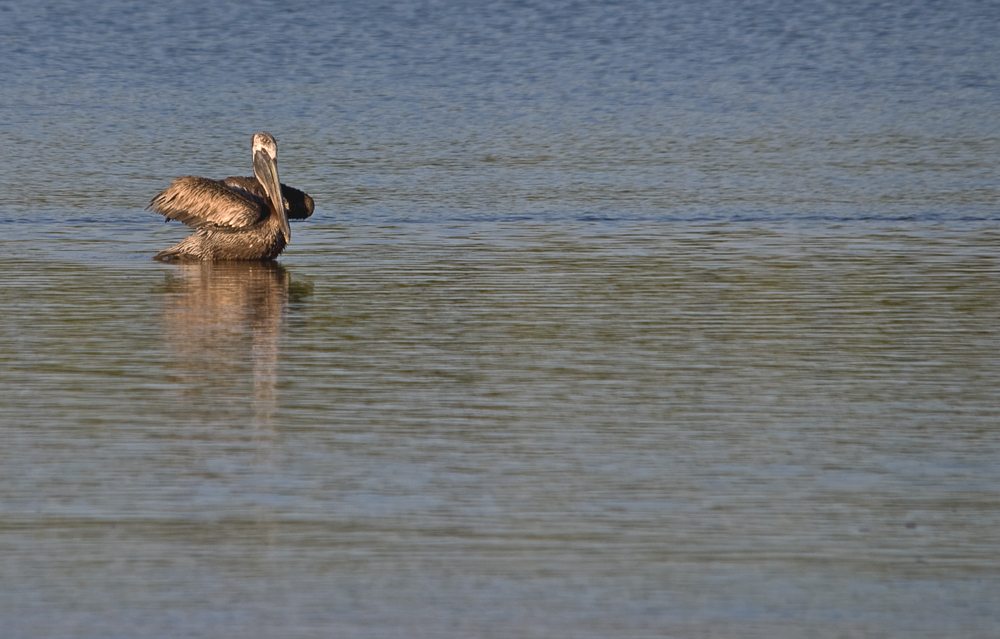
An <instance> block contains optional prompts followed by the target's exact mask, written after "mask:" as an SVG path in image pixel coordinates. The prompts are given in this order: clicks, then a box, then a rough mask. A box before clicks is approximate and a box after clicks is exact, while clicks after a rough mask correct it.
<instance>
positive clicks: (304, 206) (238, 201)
mask: <svg viewBox="0 0 1000 639" xmlns="http://www.w3.org/2000/svg"><path fill="white" fill-rule="evenodd" d="M253 173H254V177H252V178H251V177H230V178H226V179H225V180H209V179H208V178H202V177H195V176H193V175H185V176H183V177H179V178H177V179H176V180H174V181H173V182H172V183H171V184H170V186H168V187H167V188H166V190H164V191H163V192H162V193H160V194H158V195H157V196H156V197H154V198H153V200H152V201H151V202H150V203H149V206H148V207H147V208H152V209H153V210H154V211H156V212H157V213H160V214H162V215H165V216H166V217H167V219H170V220H179V221H181V222H184V223H185V224H187V225H188V226H193V227H194V228H195V229H197V230H196V231H195V232H194V233H192V234H191V235H189V236H187V237H186V238H185V239H184V240H183V241H181V242H179V243H178V244H177V245H175V246H173V247H171V248H169V249H167V250H165V251H160V252H159V253H157V254H156V256H155V257H154V259H157V260H169V259H187V260H273V259H274V258H276V257H278V254H279V253H281V251H282V250H283V249H284V248H285V245H286V244H288V242H289V240H291V237H292V232H291V229H290V228H289V226H288V220H289V218H291V219H305V218H307V217H309V216H310V215H312V212H313V208H314V204H313V199H312V198H311V197H309V196H308V195H306V194H305V193H303V192H302V191H299V190H298V189H293V188H292V187H290V186H285V185H284V184H281V183H280V182H279V181H278V146H277V143H276V142H275V141H274V138H273V137H271V134H269V133H258V134H257V135H255V136H253Z"/></svg>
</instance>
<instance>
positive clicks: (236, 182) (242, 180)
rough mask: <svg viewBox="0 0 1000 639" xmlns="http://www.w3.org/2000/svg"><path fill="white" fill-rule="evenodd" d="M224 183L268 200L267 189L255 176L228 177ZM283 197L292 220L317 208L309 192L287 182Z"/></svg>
mask: <svg viewBox="0 0 1000 639" xmlns="http://www.w3.org/2000/svg"><path fill="white" fill-rule="evenodd" d="M222 183H223V184H225V185H226V186H228V187H230V188H234V189H240V190H241V191H246V192H247V193H250V194H252V195H256V196H257V197H259V198H261V199H263V200H265V201H266V200H267V191H265V190H264V186H263V185H262V184H261V183H260V181H258V180H257V178H255V177H242V176H236V177H227V178H226V179H225V180H223V181H222ZM281 197H283V198H284V199H285V212H286V213H287V214H288V219H290V220H304V219H306V218H307V217H309V216H310V215H312V214H313V211H314V210H316V204H315V203H314V202H313V199H312V198H311V197H309V195H308V194H307V193H304V192H302V191H300V190H298V189H296V188H294V187H291V186H288V185H287V184H282V185H281Z"/></svg>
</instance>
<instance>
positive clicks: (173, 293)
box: [163, 262, 309, 427]
mask: <svg viewBox="0 0 1000 639" xmlns="http://www.w3.org/2000/svg"><path fill="white" fill-rule="evenodd" d="M165 293H166V294H165V295H164V297H163V302H164V307H163V320H164V325H165V326H164V329H165V330H164V338H165V339H166V341H167V352H168V353H171V357H170V364H169V369H171V370H172V372H173V374H174V376H175V381H176V382H178V384H177V387H178V388H179V389H181V390H182V392H183V394H184V397H183V400H182V401H180V402H178V406H179V407H183V412H185V413H188V414H189V416H190V417H193V418H195V420H196V421H197V422H201V423H204V422H212V421H213V420H215V419H220V418H221V419H222V420H223V421H232V420H242V419H243V416H244V415H246V413H245V411H247V410H248V409H250V410H252V414H253V422H254V423H255V424H257V425H258V426H261V427H270V425H271V422H272V416H273V414H274V411H275V406H276V404H277V377H278V355H279V351H278V346H279V342H280V339H281V335H282V333H283V332H284V327H285V321H286V315H287V313H288V310H289V306H290V304H292V305H294V303H295V301H296V300H297V299H300V298H302V297H304V296H307V295H308V294H309V290H308V285H302V284H294V285H293V284H292V283H291V277H290V275H289V273H288V271H287V270H286V269H285V268H283V267H282V266H281V265H279V264H275V263H273V262H201V263H194V264H185V265H183V266H182V268H181V269H180V270H178V271H173V272H172V273H171V274H170V276H169V279H168V283H167V287H166V290H165Z"/></svg>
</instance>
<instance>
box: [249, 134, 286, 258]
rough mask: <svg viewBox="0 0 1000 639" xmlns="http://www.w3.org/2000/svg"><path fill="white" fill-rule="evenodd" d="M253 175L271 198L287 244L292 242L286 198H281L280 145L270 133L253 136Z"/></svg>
mask: <svg viewBox="0 0 1000 639" xmlns="http://www.w3.org/2000/svg"><path fill="white" fill-rule="evenodd" d="M253 174H254V175H255V176H256V177H257V181H258V182H260V183H261V185H262V186H263V187H264V190H265V191H267V195H268V197H270V198H271V203H272V205H273V206H274V210H275V211H277V213H278V221H279V222H280V223H281V233H282V235H284V236H285V242H286V243H287V242H290V241H291V240H292V229H291V228H289V226H288V212H287V211H285V198H283V197H282V196H281V182H279V181H278V143H277V142H275V141H274V137H273V136H272V135H271V134H270V133H263V132H261V133H258V134H256V135H254V136H253Z"/></svg>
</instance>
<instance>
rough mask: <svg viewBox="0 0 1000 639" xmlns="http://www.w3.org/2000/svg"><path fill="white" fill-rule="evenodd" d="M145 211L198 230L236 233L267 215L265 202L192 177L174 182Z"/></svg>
mask: <svg viewBox="0 0 1000 639" xmlns="http://www.w3.org/2000/svg"><path fill="white" fill-rule="evenodd" d="M146 208H148V209H153V210H154V211H156V212H157V213H159V214H161V215H164V216H166V217H167V218H169V219H171V220H178V221H180V222H184V223H185V224H187V225H188V226H193V227H195V228H199V229H200V228H202V227H214V228H219V229H223V230H226V229H228V230H237V229H242V228H246V227H248V226H252V225H254V224H256V223H258V222H261V221H263V220H264V219H266V218H267V216H268V215H270V209H269V207H268V204H267V200H266V199H265V198H260V197H258V196H256V195H255V194H254V193H252V192H248V191H246V190H244V189H234V188H230V187H229V186H227V185H226V184H224V183H222V182H218V181H216V180H209V179H208V178H203V177H195V176H193V175H185V176H183V177H179V178H177V179H176V180H174V181H173V182H172V183H171V184H170V186H168V187H167V188H166V190H164V191H163V192H162V193H160V194H159V195H157V196H156V197H154V198H153V199H152V200H151V201H150V203H149V206H147V207H146Z"/></svg>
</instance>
